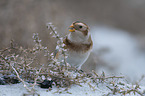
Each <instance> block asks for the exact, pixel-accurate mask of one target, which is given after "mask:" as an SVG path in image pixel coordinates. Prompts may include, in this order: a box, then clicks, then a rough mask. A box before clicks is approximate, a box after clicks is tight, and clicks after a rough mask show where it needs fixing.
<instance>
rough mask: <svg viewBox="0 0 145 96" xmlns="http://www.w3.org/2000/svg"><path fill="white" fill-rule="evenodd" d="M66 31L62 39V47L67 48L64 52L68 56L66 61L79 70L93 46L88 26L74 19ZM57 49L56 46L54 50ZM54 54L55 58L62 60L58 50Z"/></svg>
mask: <svg viewBox="0 0 145 96" xmlns="http://www.w3.org/2000/svg"><path fill="white" fill-rule="evenodd" d="M68 31H69V34H68V35H66V36H65V38H64V40H63V43H64V48H65V49H67V51H66V54H67V56H68V57H67V58H66V62H67V63H69V64H70V65H71V66H73V67H75V68H77V69H78V70H80V69H81V66H82V65H83V64H84V63H85V61H86V60H87V59H88V57H89V55H90V53H91V50H92V47H93V41H92V39H91V35H90V32H89V27H88V26H87V25H86V24H85V23H83V22H81V21H75V22H73V23H72V24H71V25H70V26H69V30H68ZM58 49H59V48H56V50H58ZM55 54H56V55H55V58H56V59H57V60H59V61H60V60H62V56H60V55H59V54H60V53H59V51H56V53H55Z"/></svg>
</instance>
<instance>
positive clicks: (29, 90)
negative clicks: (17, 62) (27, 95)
mask: <svg viewBox="0 0 145 96" xmlns="http://www.w3.org/2000/svg"><path fill="white" fill-rule="evenodd" d="M11 67H12V69H13V70H14V71H15V73H16V75H17V78H18V79H19V80H20V81H21V82H22V83H23V85H24V87H25V88H26V90H27V91H28V92H32V90H31V89H29V88H28V87H27V85H26V84H25V82H24V80H23V79H21V78H20V75H19V73H18V72H17V70H16V69H15V68H14V67H13V66H12V65H11Z"/></svg>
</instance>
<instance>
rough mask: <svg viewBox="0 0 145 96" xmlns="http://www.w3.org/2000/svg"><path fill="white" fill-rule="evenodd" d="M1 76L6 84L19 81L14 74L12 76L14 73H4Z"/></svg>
mask: <svg viewBox="0 0 145 96" xmlns="http://www.w3.org/2000/svg"><path fill="white" fill-rule="evenodd" d="M2 78H3V80H4V81H5V82H6V83H7V84H17V83H20V81H19V79H18V78H17V77H16V76H14V75H5V76H3V77H2Z"/></svg>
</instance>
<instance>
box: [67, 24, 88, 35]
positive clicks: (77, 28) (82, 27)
mask: <svg viewBox="0 0 145 96" xmlns="http://www.w3.org/2000/svg"><path fill="white" fill-rule="evenodd" d="M88 30H89V27H88V26H87V25H86V24H85V23H83V22H81V21H75V22H73V23H72V24H71V26H70V27H69V31H70V32H74V33H76V34H82V35H84V36H87V35H88Z"/></svg>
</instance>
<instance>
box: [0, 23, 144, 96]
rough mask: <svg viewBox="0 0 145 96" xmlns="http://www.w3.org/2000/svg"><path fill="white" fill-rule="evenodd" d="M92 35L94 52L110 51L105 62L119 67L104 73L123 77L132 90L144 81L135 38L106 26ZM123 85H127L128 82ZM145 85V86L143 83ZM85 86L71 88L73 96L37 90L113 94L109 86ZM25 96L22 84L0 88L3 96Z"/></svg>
mask: <svg viewBox="0 0 145 96" xmlns="http://www.w3.org/2000/svg"><path fill="white" fill-rule="evenodd" d="M91 32H92V38H93V42H94V48H93V52H94V53H96V55H97V50H99V49H101V48H109V52H107V53H106V54H103V55H102V58H103V60H105V61H106V62H107V64H108V65H110V66H116V67H115V68H116V70H114V71H108V70H107V69H105V68H102V69H100V70H99V71H100V72H102V70H103V71H105V73H106V74H107V75H112V74H115V75H120V74H123V75H125V76H126V78H127V79H128V80H130V82H129V83H128V86H132V84H130V83H134V82H136V81H137V80H139V79H140V77H141V76H142V75H143V74H144V73H145V70H144V68H145V64H144V62H145V59H144V58H145V53H141V52H140V50H139V49H138V44H137V41H136V39H135V38H134V37H133V36H131V35H130V34H128V33H127V32H126V31H123V30H118V29H114V28H109V27H102V26H101V27H100V26H99V27H93V28H91ZM99 71H98V72H99ZM124 80H125V79H124ZM123 82H125V83H126V81H123ZM126 84H127V83H126ZM141 84H142V85H143V84H145V82H142V83H141ZM81 85H82V87H80V86H78V85H73V86H71V88H70V89H69V90H68V92H70V93H71V94H69V93H67V92H66V91H63V90H64V89H63V88H61V89H60V90H62V93H61V94H59V93H55V92H56V91H58V88H56V87H55V86H53V88H52V90H51V91H49V90H48V89H42V88H40V87H38V86H36V87H35V89H36V90H37V93H39V94H40V96H58V95H59V96H102V95H104V94H107V93H108V92H111V91H110V90H109V89H108V88H107V87H106V86H107V85H108V84H107V83H100V84H98V86H96V85H95V84H93V83H91V85H93V86H96V87H95V89H96V90H95V91H93V89H91V88H90V87H89V86H88V84H87V83H82V84H81ZM120 87H121V85H120ZM140 87H141V89H140V90H142V91H143V90H145V86H140ZM24 93H27V91H26V89H25V88H24V87H23V84H22V83H19V84H12V85H0V96H23V94H24ZM29 96H30V95H29ZM114 96H120V94H116V95H114ZM125 96H140V95H138V94H136V95H134V94H133V93H132V94H130V95H125Z"/></svg>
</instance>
